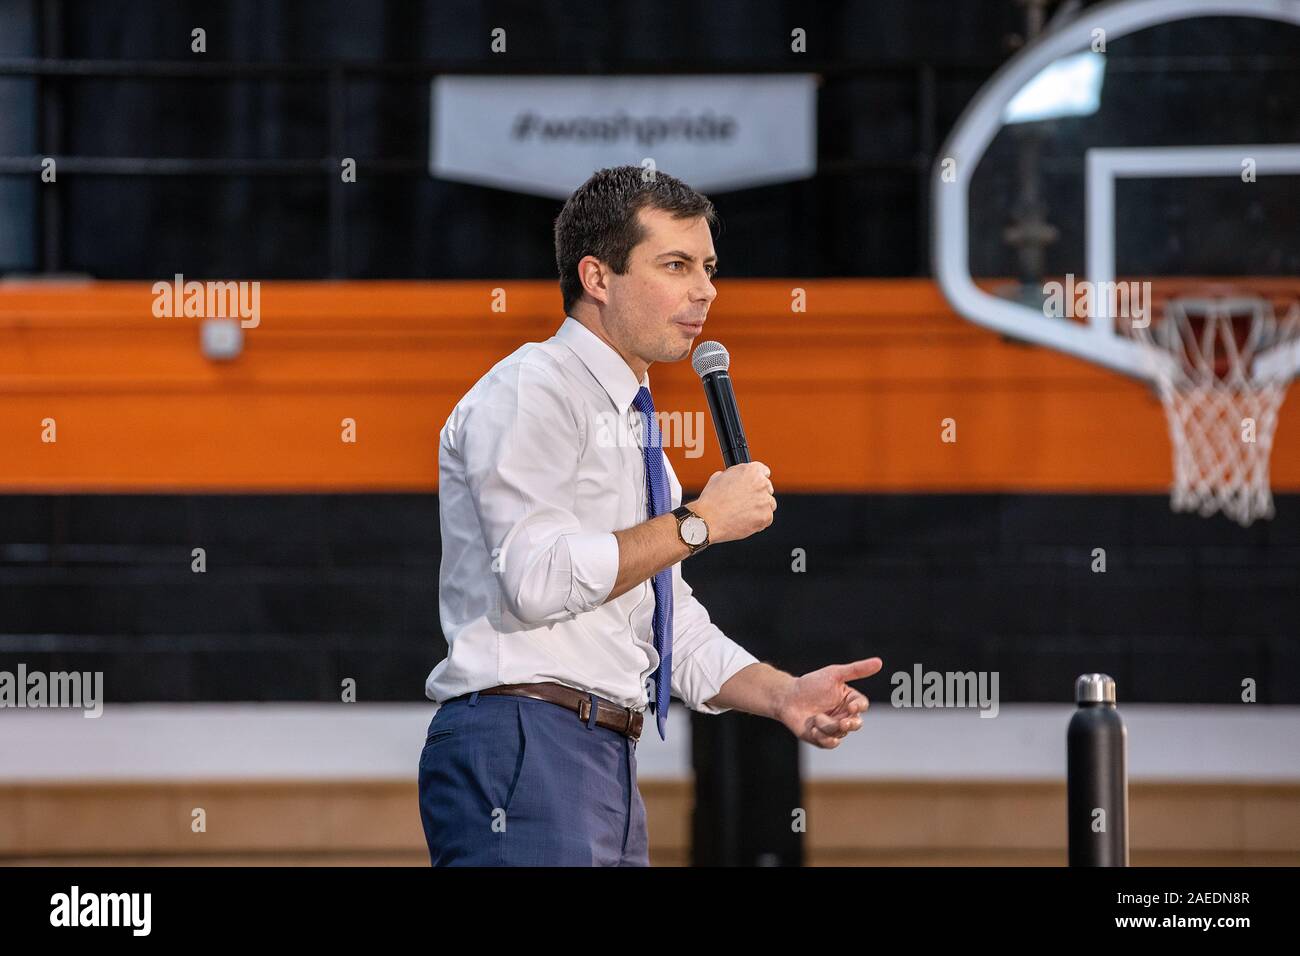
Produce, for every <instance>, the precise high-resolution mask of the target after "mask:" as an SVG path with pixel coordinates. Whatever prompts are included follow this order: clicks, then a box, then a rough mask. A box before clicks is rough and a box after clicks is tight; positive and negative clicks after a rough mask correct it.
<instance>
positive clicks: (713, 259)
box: [655, 249, 718, 264]
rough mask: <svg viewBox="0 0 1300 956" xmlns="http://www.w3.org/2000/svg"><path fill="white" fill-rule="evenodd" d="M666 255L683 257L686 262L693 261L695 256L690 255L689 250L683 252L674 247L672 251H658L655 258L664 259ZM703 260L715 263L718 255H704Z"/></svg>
mask: <svg viewBox="0 0 1300 956" xmlns="http://www.w3.org/2000/svg"><path fill="white" fill-rule="evenodd" d="M668 256H677V257H678V258H681V259H685V260H686V261H687V262H694V261H695V257H694V256H693V255H691V254H690V253H689V252H683V251H682V250H680V249H674V250H673V251H672V252H661V253H659V255H657V256H655V258H656V259H664V258H666V257H668ZM704 261H705V262H713V263H715V264H716V263H717V261H718V257H717V256H716V255H712V256H705V257H704Z"/></svg>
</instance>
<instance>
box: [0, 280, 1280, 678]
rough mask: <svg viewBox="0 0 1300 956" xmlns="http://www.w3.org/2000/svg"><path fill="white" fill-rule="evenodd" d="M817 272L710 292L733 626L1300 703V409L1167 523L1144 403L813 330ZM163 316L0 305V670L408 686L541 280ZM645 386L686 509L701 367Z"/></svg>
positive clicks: (829, 314)
mask: <svg viewBox="0 0 1300 956" xmlns="http://www.w3.org/2000/svg"><path fill="white" fill-rule="evenodd" d="M795 286H796V283H795V282H794V281H793V280H730V281H726V282H724V283H723V284H721V285H720V295H719V297H718V299H717V302H716V303H715V306H714V308H713V311H712V312H711V314H710V320H709V325H708V327H707V328H706V333H705V334H706V337H716V338H718V339H720V340H722V341H723V342H724V343H725V344H726V345H727V346H728V348H729V349H730V350H731V352H732V355H733V368H734V372H735V376H736V383H737V392H738V396H739V398H740V401H741V403H742V410H743V413H744V416H745V424H746V430H747V432H748V435H749V439H750V444H751V448H752V449H753V451H754V453H755V455H756V457H759V458H761V459H762V460H764V461H766V462H767V463H769V464H770V465H771V467H772V470H773V477H774V480H775V482H776V486H777V491H778V498H779V500H780V509H779V510H778V512H777V518H776V521H775V522H774V524H773V525H772V527H771V528H769V529H768V530H767V531H765V532H764V533H763V534H761V535H758V536H756V537H755V538H752V539H750V540H747V541H744V542H737V543H732V544H729V545H728V546H727V547H726V548H716V549H710V550H709V551H706V552H705V553H704V554H701V555H699V556H698V557H696V558H692V559H691V561H690V563H689V566H688V579H689V580H690V581H691V583H692V584H693V585H694V586H695V588H696V589H697V592H698V593H699V594H700V596H701V598H702V599H703V600H704V601H705V603H706V605H707V606H708V607H709V608H710V611H711V613H712V614H713V617H714V619H715V620H716V621H717V622H718V623H719V624H720V625H721V626H722V627H723V628H724V629H725V630H726V631H727V632H728V633H730V634H731V635H732V636H733V637H735V638H736V639H737V640H740V641H741V642H742V643H744V644H745V645H746V646H748V647H749V648H750V649H751V650H752V651H754V653H756V654H759V655H760V656H761V657H763V658H765V659H768V660H772V661H774V662H775V663H778V664H779V665H781V666H783V667H785V668H787V669H791V670H798V669H801V668H810V667H814V666H820V665H821V664H822V663H824V662H825V661H827V660H835V659H850V658H853V657H861V656H867V655H868V654H879V655H881V656H882V657H884V658H885V661H886V668H887V670H891V671H892V670H894V669H903V670H910V668H911V667H912V665H913V664H914V663H920V664H922V665H923V666H924V667H925V668H926V669H938V670H997V671H999V672H1000V674H1001V688H1000V690H1001V695H1002V699H1003V701H1004V702H1015V701H1060V700H1065V699H1067V698H1068V695H1069V692H1070V688H1071V681H1072V680H1073V677H1074V676H1075V675H1077V674H1078V673H1080V672H1082V671H1086V670H1106V671H1108V672H1110V673H1112V674H1113V675H1114V676H1115V677H1116V678H1117V680H1118V681H1119V683H1120V686H1121V687H1122V688H1124V691H1123V692H1124V697H1125V699H1126V700H1129V701H1152V702H1166V701H1168V702H1172V701H1179V702H1201V703H1209V702H1225V703H1227V702H1232V701H1235V700H1238V699H1239V695H1240V685H1241V680H1242V678H1243V677H1253V678H1255V679H1256V680H1257V682H1258V686H1259V700H1260V701H1261V702H1263V703H1296V702H1297V701H1298V700H1300V690H1298V688H1300V680H1298V679H1297V678H1300V650H1298V649H1297V647H1296V642H1295V640H1294V626H1293V624H1292V622H1293V621H1294V620H1295V619H1296V611H1297V610H1300V607H1298V605H1300V598H1297V596H1296V589H1295V587H1294V584H1295V582H1296V581H1297V580H1300V456H1297V455H1295V454H1294V453H1293V452H1292V453H1288V452H1287V450H1288V449H1294V448H1296V447H1297V446H1298V445H1300V434H1297V432H1298V431H1300V417H1298V416H1296V415H1295V414H1293V413H1292V411H1291V409H1290V408H1289V407H1288V406H1286V405H1284V406H1283V411H1282V416H1281V422H1280V425H1279V429H1278V435H1277V448H1278V454H1277V455H1275V457H1274V461H1273V479H1274V486H1275V488H1276V489H1277V490H1278V492H1279V494H1278V502H1277V512H1278V514H1277V517H1276V518H1275V519H1274V520H1273V521H1271V522H1260V523H1257V524H1256V525H1254V526H1252V527H1251V528H1248V529H1242V528H1239V527H1237V526H1236V525H1234V524H1231V523H1229V522H1227V521H1226V520H1224V519H1222V518H1214V519H1210V520H1206V519H1202V518H1199V517H1197V516H1194V515H1175V514H1171V513H1170V512H1169V508H1168V498H1167V486H1168V481H1169V474H1170V464H1169V456H1170V451H1169V445H1168V438H1167V435H1166V432H1165V424H1164V417H1163V412H1162V410H1161V408H1160V405H1159V402H1158V401H1157V400H1156V399H1155V397H1154V396H1153V395H1152V394H1151V393H1150V392H1149V391H1148V390H1147V389H1146V388H1145V387H1144V386H1141V385H1139V384H1136V383H1133V382H1129V381H1126V380H1123V379H1121V378H1119V377H1117V376H1114V375H1112V374H1110V373H1107V372H1104V371H1101V370H1099V369H1095V368H1092V367H1091V366H1088V365H1086V364H1084V363H1081V362H1077V361H1075V360H1073V359H1070V358H1067V357H1064V356H1061V355H1058V354H1055V353H1050V352H1046V351H1042V350H1038V349H1032V348H1028V347H1026V346H1023V345H1020V344H1017V343H1013V342H1009V341H1004V340H1002V339H1000V338H998V337H997V336H995V335H992V334H990V333H988V332H986V331H984V330H981V329H978V328H976V327H974V326H971V325H969V324H967V323H965V322H963V321H962V320H960V319H959V318H958V317H956V316H955V315H953V314H952V312H951V311H950V309H949V308H948V307H947V305H946V304H945V303H944V302H943V300H942V298H941V297H940V296H939V294H938V292H937V290H936V289H935V288H934V287H933V285H932V284H931V283H929V282H928V281H925V280H817V281H809V282H800V283H798V287H799V288H802V289H803V290H804V293H805V295H806V301H807V311H806V312H801V313H800V312H792V311H791V307H790V303H791V290H792V288H794V287H795ZM495 289H501V290H504V295H505V299H504V301H505V302H506V303H507V308H506V311H505V312H494V311H492V308H491V305H492V302H493V301H494V296H493V290H495ZM152 298H153V296H152V292H151V291H150V286H149V284H148V283H91V284H86V285H73V286H61V285H49V284H35V283H32V284H20V283H10V284H7V285H5V286H3V287H0V447H3V449H4V465H3V469H0V495H3V498H4V500H3V501H2V502H0V588H3V593H4V594H5V596H6V600H5V601H4V602H3V604H2V605H0V668H8V669H12V668H13V666H15V665H16V663H17V662H18V661H24V662H26V663H27V665H28V667H29V668H36V667H38V666H39V667H42V668H44V669H50V670H58V669H70V668H74V667H75V668H77V669H82V670H85V669H102V670H104V671H105V673H106V682H107V694H108V696H109V699H111V700H125V701H161V700H182V701H201V700H333V699H337V696H338V687H339V682H340V680H341V679H342V678H343V677H344V676H350V677H353V678H356V679H357V680H358V686H359V688H360V690H361V693H362V694H363V696H364V698H365V699H368V700H420V699H422V693H423V679H424V676H425V675H426V674H427V672H428V670H429V669H430V668H431V667H432V665H433V664H434V663H435V662H436V661H437V660H438V659H440V658H441V657H442V656H443V654H444V652H445V644H444V643H443V642H442V640H441V637H440V635H439V632H438V619H437V571H438V560H439V550H438V548H439V544H438V522H437V497H436V494H437V482H436V479H437V463H436V448H437V437H438V430H439V428H440V426H441V424H442V422H443V421H444V420H445V418H446V415H447V413H448V411H449V410H450V408H451V406H452V405H453V404H454V402H455V400H456V399H457V398H458V397H459V396H460V395H461V394H463V392H464V391H465V390H466V389H467V388H468V387H469V386H470V385H471V384H472V383H473V381H474V380H475V379H476V378H477V377H478V376H479V375H481V374H482V373H483V372H484V371H486V370H487V368H489V367H490V366H491V365H492V364H493V363H494V362H495V361H496V360H497V359H499V358H500V357H502V356H504V355H505V354H507V353H509V352H510V351H512V350H513V349H514V348H516V347H517V346H518V345H519V344H521V343H523V342H525V341H530V340H535V339H538V338H544V337H545V336H547V335H549V334H550V332H552V331H553V330H554V328H555V327H556V326H557V325H558V323H559V318H560V317H558V316H557V315H556V311H557V310H556V298H557V296H556V292H555V288H554V284H553V283H550V282H452V283H400V282H374V283H368V282H355V283H267V284H265V285H264V286H263V289H262V298H261V307H262V316H261V321H260V323H259V325H258V326H257V327H256V328H250V329H247V330H245V333H244V334H245V350H244V353H243V354H242V355H240V356H239V357H238V358H237V359H235V360H234V361H230V362H225V363H223V362H214V361H210V360H208V359H205V358H204V357H203V356H202V355H201V354H200V351H199V325H198V323H199V320H197V319H193V318H189V319H187V318H156V317H154V315H153V314H152V311H151V304H152ZM496 301H500V299H499V297H498V298H497V299H496ZM651 381H652V384H653V387H654V389H655V393H656V400H657V405H658V407H659V409H660V410H661V411H669V412H674V411H679V412H682V413H683V414H684V415H690V414H691V413H694V412H699V413H701V415H702V417H703V421H704V426H705V428H704V442H703V446H702V449H701V452H702V453H701V454H699V455H698V457H688V456H687V452H688V451H691V449H687V448H680V447H678V448H671V449H670V450H669V455H670V456H671V458H672V461H673V465H674V468H675V469H676V470H677V471H678V474H679V475H680V476H681V478H682V481H683V483H684V485H685V486H686V487H687V488H688V489H691V488H699V487H700V486H702V484H703V482H704V481H705V480H707V477H708V475H709V474H710V473H711V472H712V471H713V470H715V469H716V468H718V467H719V466H720V460H719V457H718V453H717V450H716V445H715V444H714V442H713V439H712V424H711V423H710V422H708V421H707V411H706V407H705V405H704V402H703V396H702V393H701V391H700V389H699V385H698V381H697V380H696V379H695V377H694V375H693V373H692V372H691V371H690V369H689V367H688V366H687V364H686V363H677V364H675V365H669V366H655V367H653V368H652V369H651ZM345 418H350V419H352V420H353V421H354V422H355V428H356V439H357V440H356V441H355V442H344V441H342V440H341V434H342V431H343V425H342V422H343V420H344V419H345ZM46 419H52V420H53V421H54V422H55V428H56V432H55V434H56V436H57V441H54V442H49V441H43V440H42V437H43V433H44V434H46V435H48V426H47V425H44V424H43V422H44V421H45V420H46ZM944 419H951V420H952V423H953V425H954V426H955V435H956V441H944V440H943V430H944ZM949 434H950V436H951V432H950V433H949ZM196 547H202V548H204V549H205V553H206V560H207V571H206V572H205V574H203V575H196V574H194V573H193V572H192V571H191V561H192V557H191V555H192V549H194V548H196ZM1097 548H1103V549H1105V553H1106V571H1105V572H1104V573H1098V572H1096V571H1094V570H1093V568H1094V565H1095V560H1096V559H1095V554H1094V551H1095V549H1097ZM800 555H802V561H803V562H804V564H803V567H804V568H805V569H804V570H802V571H800V570H795V569H794V567H795V566H796V565H797V561H798V560H799V558H800ZM1243 661H1245V662H1247V663H1248V664H1249V666H1247V664H1243V663H1242V662H1243Z"/></svg>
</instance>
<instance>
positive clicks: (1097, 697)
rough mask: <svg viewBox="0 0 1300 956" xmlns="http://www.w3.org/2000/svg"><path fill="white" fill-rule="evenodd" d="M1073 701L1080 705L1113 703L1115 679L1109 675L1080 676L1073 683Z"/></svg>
mask: <svg viewBox="0 0 1300 956" xmlns="http://www.w3.org/2000/svg"><path fill="white" fill-rule="evenodd" d="M1074 699H1075V701H1076V702H1077V703H1080V704H1089V703H1091V704H1113V703H1115V679H1114V678H1113V677H1111V676H1110V675H1109V674H1080V675H1079V677H1078V678H1077V679H1076V680H1075V682H1074Z"/></svg>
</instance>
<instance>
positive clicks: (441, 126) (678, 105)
mask: <svg viewBox="0 0 1300 956" xmlns="http://www.w3.org/2000/svg"><path fill="white" fill-rule="evenodd" d="M430 107H431V110H432V115H431V116H430V122H429V129H430V137H429V139H430V143H429V172H430V173H432V174H433V175H434V176H436V177H439V178H442V179H452V180H457V181H459V182H466V183H476V184H478V185H482V186H495V187H498V188H501V189H510V190H514V191H516V192H523V193H532V194H536V195H540V196H552V197H554V198H557V199H565V198H567V197H568V196H569V194H570V193H572V192H573V190H574V189H576V188H577V187H578V186H580V185H582V183H583V182H584V181H585V180H586V179H587V177H588V176H590V175H591V174H592V173H593V172H595V171H596V170H597V169H601V168H603V167H606V166H626V165H631V166H642V165H645V160H646V159H650V160H653V161H654V166H655V168H656V169H658V170H661V171H663V172H665V173H668V174H669V175H671V176H676V177H677V178H678V179H681V180H683V181H684V182H686V183H688V184H689V185H690V186H692V187H694V188H696V189H699V190H700V191H702V192H721V191H725V190H728V189H743V188H746V187H750V186H759V185H764V184H767V183H779V182H788V181H790V180H794V179H806V178H807V177H809V176H811V175H813V173H814V172H815V171H816V166H817V108H816V77H814V76H812V75H806V74H775V75H772V74H765V75H744V76H438V77H435V78H434V80H433V90H432V95H431V96H430Z"/></svg>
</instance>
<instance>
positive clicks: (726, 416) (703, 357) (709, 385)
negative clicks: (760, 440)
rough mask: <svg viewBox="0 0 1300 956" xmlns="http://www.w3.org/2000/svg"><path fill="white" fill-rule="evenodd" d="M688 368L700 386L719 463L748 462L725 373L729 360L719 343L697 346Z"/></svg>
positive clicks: (730, 388)
mask: <svg viewBox="0 0 1300 956" xmlns="http://www.w3.org/2000/svg"><path fill="white" fill-rule="evenodd" d="M691 366H692V367H693V368H694V369H695V374H696V375H698V376H699V377H700V381H701V382H702V383H703V384H704V394H705V397H707V398H708V400H709V411H710V412H712V413H713V430H714V431H715V432H717V435H718V444H720V445H721V446H722V460H723V462H725V463H726V466H727V467H728V468H730V467H731V466H732V465H736V464H740V463H742V462H747V461H749V460H750V459H749V445H748V444H747V443H746V442H745V429H744V426H742V425H741V424H740V409H738V408H737V407H736V393H735V391H733V390H732V387H731V375H730V373H729V372H728V369H729V368H730V367H731V356H730V355H728V354H727V350H726V349H725V348H723V347H722V343H721V342H701V343H700V344H699V345H697V346H696V347H695V351H694V353H692V355H691Z"/></svg>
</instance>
